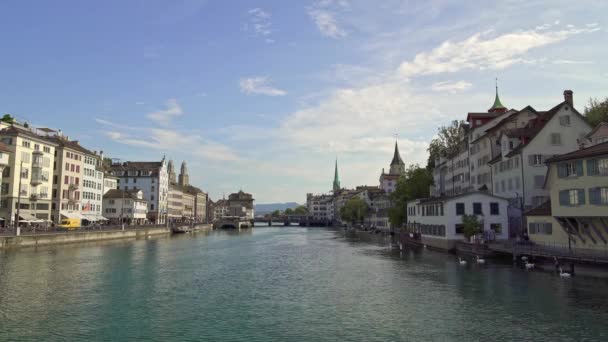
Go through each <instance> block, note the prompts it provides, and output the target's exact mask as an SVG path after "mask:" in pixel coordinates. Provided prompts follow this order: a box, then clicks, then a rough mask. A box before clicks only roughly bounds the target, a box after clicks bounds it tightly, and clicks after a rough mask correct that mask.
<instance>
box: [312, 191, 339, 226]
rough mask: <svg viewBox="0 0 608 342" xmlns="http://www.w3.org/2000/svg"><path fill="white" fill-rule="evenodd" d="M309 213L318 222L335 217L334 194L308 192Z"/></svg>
mask: <svg viewBox="0 0 608 342" xmlns="http://www.w3.org/2000/svg"><path fill="white" fill-rule="evenodd" d="M306 208H307V209H308V214H309V215H310V216H311V217H312V219H313V221H316V222H331V221H333V217H334V196H332V195H313V194H306Z"/></svg>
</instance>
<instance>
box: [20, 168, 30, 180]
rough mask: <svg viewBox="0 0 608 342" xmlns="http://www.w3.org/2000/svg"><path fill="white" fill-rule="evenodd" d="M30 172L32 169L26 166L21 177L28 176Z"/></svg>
mask: <svg viewBox="0 0 608 342" xmlns="http://www.w3.org/2000/svg"><path fill="white" fill-rule="evenodd" d="M29 174H30V170H28V169H26V168H23V169H21V178H28V176H29Z"/></svg>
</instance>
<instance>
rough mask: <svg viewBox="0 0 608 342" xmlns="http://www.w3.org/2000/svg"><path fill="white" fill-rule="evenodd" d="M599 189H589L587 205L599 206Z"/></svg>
mask: <svg viewBox="0 0 608 342" xmlns="http://www.w3.org/2000/svg"><path fill="white" fill-rule="evenodd" d="M600 202H601V198H600V188H591V189H589V203H591V204H600Z"/></svg>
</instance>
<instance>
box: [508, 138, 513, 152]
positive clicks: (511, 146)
mask: <svg viewBox="0 0 608 342" xmlns="http://www.w3.org/2000/svg"><path fill="white" fill-rule="evenodd" d="M509 149H511V150H512V149H513V140H509Z"/></svg>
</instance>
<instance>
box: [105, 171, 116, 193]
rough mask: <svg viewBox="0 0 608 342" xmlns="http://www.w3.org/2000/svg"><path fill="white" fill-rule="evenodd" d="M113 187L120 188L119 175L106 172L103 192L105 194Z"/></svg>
mask: <svg viewBox="0 0 608 342" xmlns="http://www.w3.org/2000/svg"><path fill="white" fill-rule="evenodd" d="M112 189H118V177H115V176H113V175H111V174H110V173H108V172H106V173H104V175H103V194H104V195H105V194H106V192H108V191H110V190H112Z"/></svg>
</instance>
